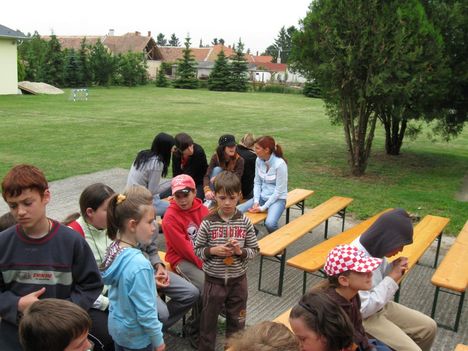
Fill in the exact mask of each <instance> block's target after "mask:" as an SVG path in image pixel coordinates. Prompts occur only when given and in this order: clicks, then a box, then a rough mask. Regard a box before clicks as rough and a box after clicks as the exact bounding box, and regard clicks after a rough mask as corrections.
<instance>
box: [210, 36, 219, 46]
mask: <svg viewBox="0 0 468 351" xmlns="http://www.w3.org/2000/svg"><path fill="white" fill-rule="evenodd" d="M218 44H219V43H218V38H214V39H213V40H212V41H211V45H218Z"/></svg>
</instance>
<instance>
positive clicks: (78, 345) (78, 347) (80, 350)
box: [63, 331, 92, 351]
mask: <svg viewBox="0 0 468 351" xmlns="http://www.w3.org/2000/svg"><path fill="white" fill-rule="evenodd" d="M91 346H92V344H91V342H90V341H89V340H88V331H86V332H85V333H83V334H82V335H80V336H79V337H77V338H76V339H74V340H72V341H71V343H70V344H69V345H68V346H67V347H66V348H65V350H63V351H87V350H90V349H91Z"/></svg>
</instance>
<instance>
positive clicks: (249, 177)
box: [237, 144, 257, 199]
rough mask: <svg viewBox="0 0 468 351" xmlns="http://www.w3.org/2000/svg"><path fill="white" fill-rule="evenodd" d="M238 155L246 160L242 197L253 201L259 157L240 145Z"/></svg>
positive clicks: (242, 181) (242, 180)
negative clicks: (256, 165)
mask: <svg viewBox="0 0 468 351" xmlns="http://www.w3.org/2000/svg"><path fill="white" fill-rule="evenodd" d="M237 153H238V154H239V155H240V156H241V157H242V158H243V159H244V173H243V174H242V178H241V183H242V195H243V197H244V199H251V198H252V197H253V187H254V178H255V160H256V159H257V155H256V154H255V152H253V151H252V150H250V149H248V148H246V147H245V146H243V145H240V144H238V145H237Z"/></svg>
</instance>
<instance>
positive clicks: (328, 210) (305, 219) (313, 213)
mask: <svg viewBox="0 0 468 351" xmlns="http://www.w3.org/2000/svg"><path fill="white" fill-rule="evenodd" d="M352 201H353V199H351V198H349V197H341V196H333V197H332V198H330V199H329V200H327V201H325V202H324V203H322V204H320V205H318V206H317V207H314V208H313V209H311V210H310V211H308V212H306V213H305V214H303V215H302V216H300V217H298V218H296V219H295V220H293V221H291V222H289V223H288V224H286V225H284V226H282V227H281V228H279V229H277V230H275V231H274V232H273V233H271V234H269V235H267V236H266V237H264V238H262V239H260V240H259V241H258V246H259V247H260V254H261V255H264V256H276V255H278V254H279V253H281V252H282V251H283V250H284V249H285V248H286V247H288V246H289V245H290V244H292V243H293V242H295V241H296V240H298V239H299V238H301V237H302V236H304V235H305V234H307V233H308V232H310V231H311V230H313V229H314V228H316V227H317V226H319V225H320V224H321V223H323V222H324V221H326V220H327V219H328V218H330V217H332V216H334V215H335V214H337V213H338V212H340V211H341V210H342V209H344V208H346V207H347V206H348V205H349V204H350V203H351V202H352Z"/></svg>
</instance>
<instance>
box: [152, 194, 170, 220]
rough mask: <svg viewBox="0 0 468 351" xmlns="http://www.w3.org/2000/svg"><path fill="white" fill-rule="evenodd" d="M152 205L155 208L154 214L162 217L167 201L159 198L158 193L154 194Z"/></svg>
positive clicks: (167, 205)
mask: <svg viewBox="0 0 468 351" xmlns="http://www.w3.org/2000/svg"><path fill="white" fill-rule="evenodd" d="M153 207H154V209H155V210H156V215H157V216H159V217H161V218H162V217H163V216H164V214H165V213H166V210H167V208H168V207H169V201H165V200H161V198H160V197H159V195H154V196H153Z"/></svg>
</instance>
